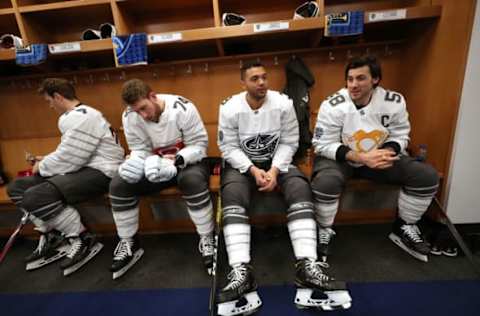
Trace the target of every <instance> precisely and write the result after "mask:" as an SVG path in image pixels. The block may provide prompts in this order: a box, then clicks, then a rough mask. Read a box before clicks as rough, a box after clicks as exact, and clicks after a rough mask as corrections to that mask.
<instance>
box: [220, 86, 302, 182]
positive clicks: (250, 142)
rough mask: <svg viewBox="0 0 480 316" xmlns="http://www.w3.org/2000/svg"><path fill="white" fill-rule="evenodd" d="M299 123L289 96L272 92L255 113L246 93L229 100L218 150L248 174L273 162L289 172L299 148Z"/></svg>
mask: <svg viewBox="0 0 480 316" xmlns="http://www.w3.org/2000/svg"><path fill="white" fill-rule="evenodd" d="M298 137H299V131H298V122H297V116H296V114H295V109H294V107H293V104H292V100H290V99H289V98H288V97H287V96H286V95H284V94H280V93H279V92H276V91H271V90H268V92H267V95H266V97H265V101H264V103H263V104H262V106H261V107H260V108H259V109H257V110H253V109H252V108H251V107H250V106H249V105H248V103H247V100H246V92H242V93H239V94H236V95H234V96H232V97H231V98H229V99H227V100H225V101H224V102H223V103H222V105H221V106H220V114H219V119H218V146H219V148H220V151H221V152H222V156H223V158H224V159H225V160H226V161H227V162H228V163H229V164H230V165H231V166H232V167H233V168H236V169H238V170H239V171H240V172H242V173H244V172H246V171H247V170H248V168H249V167H250V166H251V165H252V164H253V163H256V162H259V163H261V162H265V161H271V162H272V166H275V167H277V168H278V169H279V170H280V171H281V172H287V171H288V166H289V165H290V163H291V162H292V157H293V155H294V154H295V151H296V150H297V148H298Z"/></svg>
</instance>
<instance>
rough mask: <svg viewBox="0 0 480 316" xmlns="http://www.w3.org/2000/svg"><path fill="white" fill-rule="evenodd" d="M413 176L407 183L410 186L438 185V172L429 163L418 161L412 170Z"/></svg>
mask: <svg viewBox="0 0 480 316" xmlns="http://www.w3.org/2000/svg"><path fill="white" fill-rule="evenodd" d="M413 175H414V177H413V178H412V181H411V182H412V183H409V184H407V186H411V187H432V186H435V185H438V182H439V177H438V172H437V170H435V168H433V167H432V166H431V165H429V164H424V163H418V164H417V168H415V170H414V171H413Z"/></svg>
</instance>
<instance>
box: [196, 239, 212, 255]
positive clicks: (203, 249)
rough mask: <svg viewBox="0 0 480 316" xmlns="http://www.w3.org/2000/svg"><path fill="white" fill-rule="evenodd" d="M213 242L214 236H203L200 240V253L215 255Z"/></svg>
mask: <svg viewBox="0 0 480 316" xmlns="http://www.w3.org/2000/svg"><path fill="white" fill-rule="evenodd" d="M213 244H214V240H213V236H211V235H206V236H201V237H200V242H199V243H198V251H200V253H201V254H202V255H203V256H210V255H213V252H214V247H213Z"/></svg>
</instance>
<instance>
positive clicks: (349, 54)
mask: <svg viewBox="0 0 480 316" xmlns="http://www.w3.org/2000/svg"><path fill="white" fill-rule="evenodd" d="M352 57H353V55H352V51H351V50H347V59H351V58H352Z"/></svg>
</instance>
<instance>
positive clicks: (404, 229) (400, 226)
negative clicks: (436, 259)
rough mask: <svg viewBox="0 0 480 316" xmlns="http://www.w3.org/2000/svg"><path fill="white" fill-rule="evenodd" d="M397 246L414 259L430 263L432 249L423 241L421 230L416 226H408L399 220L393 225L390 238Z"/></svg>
mask: <svg viewBox="0 0 480 316" xmlns="http://www.w3.org/2000/svg"><path fill="white" fill-rule="evenodd" d="M388 237H389V238H390V240H392V241H393V242H394V243H395V244H396V245H397V246H399V247H400V248H402V249H403V250H405V251H406V252H407V253H409V254H410V255H411V256H413V257H414V258H417V259H418V260H420V261H423V262H428V254H429V253H430V247H429V245H428V243H427V242H426V241H425V240H424V239H423V237H422V234H421V232H420V229H418V226H417V225H415V224H407V223H405V222H404V221H403V220H402V219H400V218H398V219H397V220H396V221H395V223H394V224H393V231H392V232H391V233H390V235H389V236H388Z"/></svg>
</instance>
